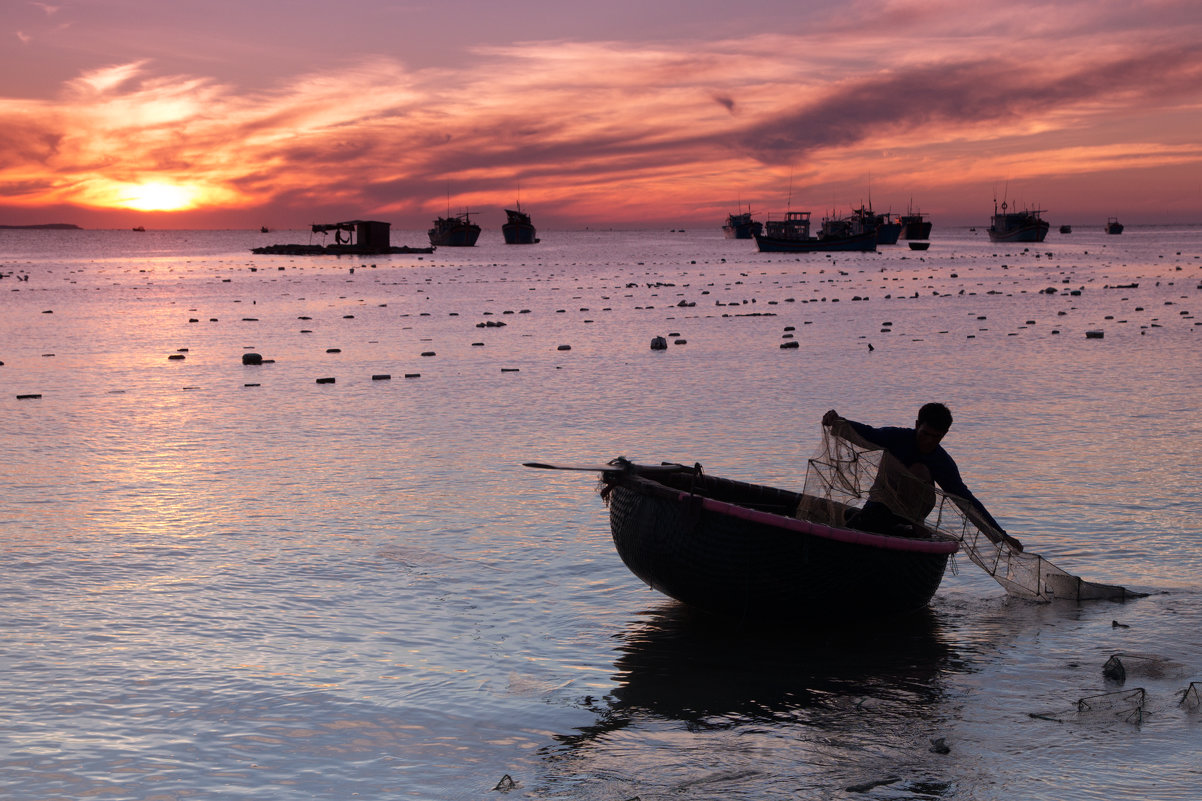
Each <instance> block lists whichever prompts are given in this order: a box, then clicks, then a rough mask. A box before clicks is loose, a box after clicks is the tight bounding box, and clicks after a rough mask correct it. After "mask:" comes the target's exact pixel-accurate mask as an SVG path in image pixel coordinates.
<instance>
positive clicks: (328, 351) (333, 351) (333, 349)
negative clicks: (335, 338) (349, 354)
mask: <svg viewBox="0 0 1202 801" xmlns="http://www.w3.org/2000/svg"><path fill="white" fill-rule="evenodd" d="M326 353H342V348H326Z"/></svg>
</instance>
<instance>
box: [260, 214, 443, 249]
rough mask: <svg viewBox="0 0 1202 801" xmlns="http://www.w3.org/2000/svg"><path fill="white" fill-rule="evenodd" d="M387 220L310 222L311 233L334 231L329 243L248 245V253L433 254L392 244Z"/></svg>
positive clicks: (390, 225) (389, 224)
mask: <svg viewBox="0 0 1202 801" xmlns="http://www.w3.org/2000/svg"><path fill="white" fill-rule="evenodd" d="M391 228H392V224H391V223H386V222H380V221H378V220H347V221H346V222H336V223H314V225H313V233H315V234H328V233H330V232H331V231H333V232H334V243H333V244H331V245H313V244H309V245H267V246H266V247H261V248H252V249H251V253H269V254H281V255H285V256H320V255H323V254H329V255H334V256H341V255H344V254H345V255H364V256H374V255H378V254H383V253H433V252H434V248H432V247H420V248H415V247H409V246H407V245H405V246H401V247H393V246H392V243H391Z"/></svg>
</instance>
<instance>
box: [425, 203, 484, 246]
mask: <svg viewBox="0 0 1202 801" xmlns="http://www.w3.org/2000/svg"><path fill="white" fill-rule="evenodd" d="M429 234H430V244H431V245H435V246H445V247H453V248H454V247H466V248H470V247H472V246H474V245H475V244H476V240H477V239H478V238H479V237H480V226H478V225H476V224H475V223H474V222H472V218H471V214H470V213H469V212H466V211H465V212H463V214H459V215H455V216H451V215H449V214H448V215H447V216H446V217H439V218H438V219H436V220H435V221H434V227H433V228H431V229H430V231H429Z"/></svg>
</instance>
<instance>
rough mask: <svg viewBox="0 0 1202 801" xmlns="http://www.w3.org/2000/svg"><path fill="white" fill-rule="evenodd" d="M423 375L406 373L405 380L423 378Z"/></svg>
mask: <svg viewBox="0 0 1202 801" xmlns="http://www.w3.org/2000/svg"><path fill="white" fill-rule="evenodd" d="M421 377H422V374H421V373H405V378H421Z"/></svg>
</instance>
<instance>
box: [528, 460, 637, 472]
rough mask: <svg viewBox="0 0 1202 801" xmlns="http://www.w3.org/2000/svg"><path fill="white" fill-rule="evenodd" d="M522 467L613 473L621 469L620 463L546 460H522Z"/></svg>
mask: <svg viewBox="0 0 1202 801" xmlns="http://www.w3.org/2000/svg"><path fill="white" fill-rule="evenodd" d="M522 467H537V468H539V469H541V470H585V471H588V472H592V473H612V472H614V471H615V470H621V469H622V468H621V467H620V466H619V465H613V464H606V465H598V466H592V465H570V464H547V463H546V462H522Z"/></svg>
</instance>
